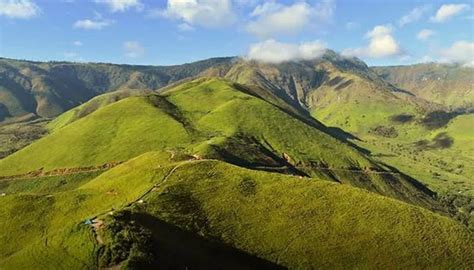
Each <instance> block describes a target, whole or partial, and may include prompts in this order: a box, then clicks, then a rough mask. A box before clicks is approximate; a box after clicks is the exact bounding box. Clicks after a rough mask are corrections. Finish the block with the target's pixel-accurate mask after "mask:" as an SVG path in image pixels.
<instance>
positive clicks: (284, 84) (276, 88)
mask: <svg viewBox="0 0 474 270" xmlns="http://www.w3.org/2000/svg"><path fill="white" fill-rule="evenodd" d="M470 71H471V69H469V68H462V67H459V66H450V65H434V64H421V65H414V66H406V67H376V68H372V69H371V68H369V67H368V66H367V65H366V64H365V63H363V62H362V61H360V60H358V59H355V58H345V57H342V56H340V55H338V54H337V53H335V52H333V51H327V52H326V53H325V54H324V55H323V56H322V57H321V58H319V59H316V60H313V61H300V62H287V63H282V64H262V63H256V62H253V61H247V60H244V59H241V58H235V57H230V58H213V59H208V60H204V61H199V62H194V63H190V64H184V65H178V66H167V67H159V66H156V67H155V66H130V65H114V64H93V63H67V62H47V63H42V62H31V61H20V60H12V59H5V58H0V121H5V120H10V121H18V120H25V119H32V118H35V117H46V118H51V117H55V116H57V115H59V114H61V113H62V112H64V111H66V110H68V109H70V108H72V107H75V106H77V105H80V104H82V103H84V102H86V101H88V100H90V99H91V98H93V97H94V96H97V95H100V94H103V93H107V92H112V91H125V92H126V91H133V90H135V89H139V90H142V91H143V90H158V89H160V88H162V87H164V86H167V85H170V84H173V83H175V82H179V81H180V80H184V79H188V78H194V77H198V76H219V77H224V78H227V79H230V80H233V81H236V82H239V83H242V84H248V85H257V86H260V87H263V88H265V89H267V90H270V91H272V92H273V93H274V94H275V95H277V96H279V97H280V98H282V99H283V100H285V101H286V102H287V103H288V104H291V105H292V106H294V107H303V108H307V109H309V110H310V111H311V110H312V109H313V108H315V107H319V108H326V107H328V106H331V105H330V104H335V103H334V102H333V100H334V101H335V102H336V103H341V102H342V103H345V102H349V103H352V102H355V101H356V100H357V101H358V102H361V103H360V104H363V103H364V100H366V99H367V98H368V97H369V96H370V97H371V98H372V99H376V100H384V101H387V102H390V103H392V102H395V103H400V102H405V101H402V100H411V102H412V103H417V105H420V104H421V105H423V107H424V108H425V107H426V102H428V103H430V102H432V103H437V104H441V105H446V106H448V107H452V108H457V107H466V106H471V105H472V104H473V101H474V94H473V91H472V83H473V79H472V76H468V75H469V72H470ZM410 94H413V95H410ZM424 101H426V102H424Z"/></svg>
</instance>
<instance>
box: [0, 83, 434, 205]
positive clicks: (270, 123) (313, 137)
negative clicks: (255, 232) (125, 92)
mask: <svg viewBox="0 0 474 270" xmlns="http://www.w3.org/2000/svg"><path fill="white" fill-rule="evenodd" d="M239 89H241V88H240V87H239V86H238V85H235V84H233V83H231V82H228V81H223V80H218V79H199V80H195V81H192V82H189V83H185V84H182V85H179V86H177V87H175V88H173V89H170V90H168V91H166V92H165V93H163V94H162V95H148V96H142V97H129V98H126V99H123V100H120V101H118V102H115V103H112V104H109V105H106V106H104V107H101V108H100V109H98V110H96V111H94V112H92V113H90V114H88V115H87V116H85V117H82V118H79V119H78V120H76V121H73V122H72V123H70V124H68V125H65V126H63V127H61V128H59V127H58V128H56V129H55V130H54V131H53V132H52V133H51V134H50V135H48V136H46V137H44V138H42V139H40V140H38V141H37V142H35V143H33V144H31V145H29V146H28V147H26V148H24V149H22V150H20V151H18V152H16V153H14V154H12V155H10V156H8V157H6V158H4V159H3V160H0V171H1V175H4V176H5V175H16V174H24V173H28V172H31V171H36V170H43V171H50V170H53V169H59V168H74V167H87V166H97V165H102V164H105V163H108V162H118V161H126V160H128V159H130V158H133V157H135V156H138V155H140V154H142V153H145V152H148V151H153V150H168V151H176V150H184V151H185V152H186V153H187V154H189V155H199V156H203V157H212V158H217V159H221V160H225V161H228V162H230V163H233V164H237V165H240V166H245V167H250V168H255V169H260V170H270V171H280V172H286V173H292V174H298V175H304V176H318V177H320V178H323V179H327V180H332V181H339V182H342V183H347V184H351V185H355V186H358V187H363V188H366V189H368V190H372V191H376V192H379V193H381V194H385V195H388V196H391V197H394V198H399V199H402V200H405V201H408V202H412V203H415V204H421V205H424V206H426V207H430V208H431V207H435V204H434V201H433V200H432V198H431V197H432V196H433V194H432V193H431V192H430V191H429V190H427V189H425V188H424V187H423V186H422V185H420V184H419V183H418V182H416V181H415V180H413V179H411V178H410V177H408V176H405V175H403V174H400V173H398V172H396V171H393V170H391V169H390V168H388V167H387V166H384V165H381V164H377V163H375V162H373V161H372V160H370V159H369V158H367V157H366V156H365V155H364V154H363V153H361V152H360V151H358V150H357V149H356V148H354V147H352V146H351V145H350V144H348V143H345V142H343V141H340V140H337V139H335V138H333V137H332V136H330V135H329V134H327V133H325V129H324V127H323V126H322V125H321V124H320V123H317V122H315V121H314V120H313V121H309V120H307V121H306V120H305V119H304V118H301V117H302V116H299V117H296V116H294V114H290V113H289V112H286V111H285V110H284V109H282V108H280V107H277V106H275V105H273V104H272V103H270V102H267V101H265V100H263V99H261V98H259V97H256V96H254V95H249V94H247V92H242V91H239ZM84 106H88V105H84ZM79 109H81V108H79ZM73 112H74V111H73ZM70 118H71V112H67V113H65V114H64V115H63V116H61V117H59V118H57V119H56V120H55V121H54V122H52V125H54V124H55V123H67V121H69V120H70Z"/></svg>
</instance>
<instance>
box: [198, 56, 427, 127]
mask: <svg viewBox="0 0 474 270" xmlns="http://www.w3.org/2000/svg"><path fill="white" fill-rule="evenodd" d="M203 74H206V75H209V76H221V77H225V78H227V79H229V80H232V81H235V82H238V83H241V84H245V85H257V86H260V87H262V88H264V89H267V90H268V91H271V92H272V93H274V94H275V95H276V96H278V97H280V98H281V99H282V100H284V101H286V102H287V103H288V104H290V105H291V106H293V107H295V108H298V109H300V110H306V111H309V112H310V113H311V114H312V115H314V116H315V117H316V118H317V119H318V120H320V121H322V122H323V123H325V124H326V125H329V126H335V127H339V128H343V129H344V130H347V131H350V132H354V133H367V132H368V131H369V130H370V129H371V128H374V127H376V126H377V125H380V124H382V125H383V124H384V123H387V122H388V121H389V120H390V117H391V116H393V115H397V114H401V113H404V112H405V113H411V114H416V115H422V114H424V113H425V111H427V110H428V109H430V107H431V104H429V103H428V102H426V101H424V100H421V99H418V98H417V97H415V96H414V95H413V94H410V93H409V92H406V91H403V90H400V89H398V88H396V87H394V86H392V85H390V84H389V83H387V82H385V81H383V80H382V79H381V78H380V77H379V76H378V75H377V74H376V73H375V72H374V71H372V70H371V69H370V68H369V67H368V66H367V65H366V64H365V63H364V62H362V61H360V60H358V59H356V58H346V57H342V56H340V55H338V54H337V53H335V52H333V51H330V50H328V51H327V52H326V53H325V54H324V55H323V56H322V57H320V58H318V59H315V60H312V61H295V62H285V63H280V64H267V63H260V62H256V61H247V60H245V59H238V60H235V61H234V62H232V63H222V64H219V65H216V66H214V67H212V68H210V69H208V70H207V71H205V72H203ZM373 112H376V113H373Z"/></svg>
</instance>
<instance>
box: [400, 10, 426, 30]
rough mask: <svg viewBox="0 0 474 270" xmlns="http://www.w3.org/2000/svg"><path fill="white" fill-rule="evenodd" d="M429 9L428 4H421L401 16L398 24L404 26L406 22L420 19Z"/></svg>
mask: <svg viewBox="0 0 474 270" xmlns="http://www.w3.org/2000/svg"><path fill="white" fill-rule="evenodd" d="M428 9H429V7H428V6H421V7H416V8H414V9H412V10H411V11H410V12H408V13H407V14H406V15H405V16H403V17H401V18H400V20H399V21H398V25H399V26H400V27H403V26H404V25H406V24H409V23H412V22H416V21H418V20H419V19H421V17H422V16H423V14H425V13H426V12H427V11H428Z"/></svg>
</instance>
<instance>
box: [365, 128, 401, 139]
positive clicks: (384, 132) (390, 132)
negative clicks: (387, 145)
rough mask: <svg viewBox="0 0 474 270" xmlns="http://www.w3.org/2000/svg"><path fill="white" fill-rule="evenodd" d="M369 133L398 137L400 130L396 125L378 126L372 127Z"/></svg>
mask: <svg viewBox="0 0 474 270" xmlns="http://www.w3.org/2000/svg"><path fill="white" fill-rule="evenodd" d="M369 133H373V134H375V135H378V136H382V137H386V138H396V137H398V132H397V130H396V129H395V128H394V127H386V126H376V127H374V128H372V129H370V130H369Z"/></svg>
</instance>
